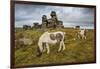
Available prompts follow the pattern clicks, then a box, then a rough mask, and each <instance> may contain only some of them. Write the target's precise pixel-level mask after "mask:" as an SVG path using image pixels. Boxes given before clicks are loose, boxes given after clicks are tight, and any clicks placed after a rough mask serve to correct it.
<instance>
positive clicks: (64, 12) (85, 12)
mask: <svg viewBox="0 0 100 69" xmlns="http://www.w3.org/2000/svg"><path fill="white" fill-rule="evenodd" d="M51 11H56V13H57V16H58V19H59V20H62V21H63V23H64V25H68V23H70V24H71V23H87V24H92V25H93V22H94V9H93V8H81V7H67V6H66V7H65V6H50V5H30V4H16V5H15V26H22V25H24V24H28V25H32V24H33V23H34V22H39V23H41V20H42V19H41V17H42V15H47V17H48V18H50V13H51ZM65 23H67V24H65Z"/></svg>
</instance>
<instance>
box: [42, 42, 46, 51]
mask: <svg viewBox="0 0 100 69" xmlns="http://www.w3.org/2000/svg"><path fill="white" fill-rule="evenodd" d="M45 46H46V43H43V52H45V51H46V48H45Z"/></svg>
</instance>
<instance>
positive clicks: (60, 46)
mask: <svg viewBox="0 0 100 69" xmlns="http://www.w3.org/2000/svg"><path fill="white" fill-rule="evenodd" d="M62 46H63V44H62V41H61V42H60V45H59V49H58V52H60V51H61V48H62Z"/></svg>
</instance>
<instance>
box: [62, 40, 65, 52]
mask: <svg viewBox="0 0 100 69" xmlns="http://www.w3.org/2000/svg"><path fill="white" fill-rule="evenodd" d="M62 44H63V45H62V46H63V51H64V50H65V44H64V42H63V41H62Z"/></svg>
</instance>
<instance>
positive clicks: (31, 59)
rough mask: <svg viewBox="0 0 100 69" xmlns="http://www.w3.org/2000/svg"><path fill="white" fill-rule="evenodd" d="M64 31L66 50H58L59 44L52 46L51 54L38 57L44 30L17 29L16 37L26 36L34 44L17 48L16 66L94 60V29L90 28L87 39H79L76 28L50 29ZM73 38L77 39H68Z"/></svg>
mask: <svg viewBox="0 0 100 69" xmlns="http://www.w3.org/2000/svg"><path fill="white" fill-rule="evenodd" d="M57 30H60V31H64V32H66V35H65V46H66V50H65V51H63V52H59V53H58V52H57V50H58V46H56V45H51V46H50V51H51V52H50V54H49V55H47V54H46V52H45V53H43V55H42V56H41V57H37V56H36V55H37V42H38V39H39V37H40V36H41V34H42V33H43V31H41V30H26V31H23V30H18V31H17V30H16V32H15V38H16V39H18V38H21V37H22V36H25V37H27V38H30V39H32V41H33V43H32V45H25V46H24V47H21V46H18V44H17V46H18V47H20V48H19V49H15V66H25V65H41V64H56V63H57V64H60V63H81V62H92V61H94V59H95V58H94V56H95V55H94V49H95V45H94V31H93V30H88V32H87V39H86V40H84V39H78V38H77V37H76V34H75V33H76V32H77V31H78V30H76V29H56V30H48V31H57ZM73 38H77V39H76V40H72V41H68V40H71V39H73Z"/></svg>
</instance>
